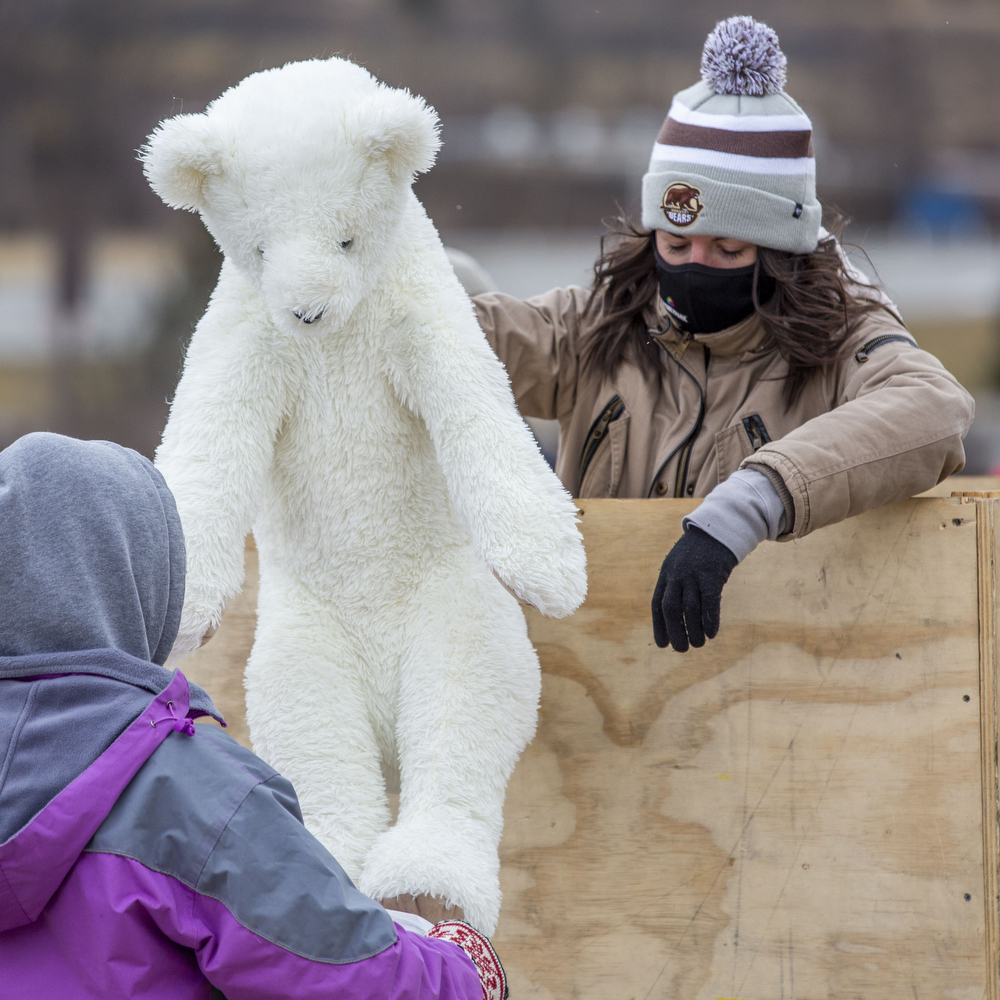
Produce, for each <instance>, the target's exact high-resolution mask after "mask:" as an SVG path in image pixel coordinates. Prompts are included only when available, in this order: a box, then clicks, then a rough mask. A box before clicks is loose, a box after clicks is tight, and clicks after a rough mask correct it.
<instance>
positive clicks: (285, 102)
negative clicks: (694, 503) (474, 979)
mask: <svg viewBox="0 0 1000 1000" xmlns="http://www.w3.org/2000/svg"><path fill="white" fill-rule="evenodd" d="M437 127H438V122H437V116H436V114H435V113H434V111H433V109H431V108H428V107H427V106H426V105H425V104H424V102H423V101H422V100H421V99H419V98H417V97H414V96H412V95H410V94H409V93H408V92H406V91H402V90H393V89H391V88H389V87H386V86H384V85H383V84H380V83H378V82H377V81H376V80H375V79H374V78H373V77H372V76H371V75H370V74H369V73H368V72H366V71H365V70H363V69H361V68H360V67H358V66H355V65H353V64H352V63H350V62H347V61H345V60H342V59H328V60H325V61H319V60H315V61H310V62H302V63H292V64H290V65H287V66H285V67H283V68H281V69H274V70H268V71H265V72H261V73H256V74H254V75H253V76H250V77H248V78H247V79H245V80H244V81H243V82H242V83H240V84H239V85H238V86H236V87H233V88H232V89H230V90H228V91H227V92H226V93H225V94H223V95H222V96H221V97H220V98H219V99H218V100H216V101H215V102H214V103H213V104H212V105H210V106H209V108H208V109H207V110H206V111H205V112H204V113H203V114H193V115H181V116H179V117H176V118H171V119H169V120H167V121H164V122H163V123H162V124H161V125H160V126H159V128H157V130H156V131H155V132H154V133H153V135H152V136H151V137H150V139H149V143H148V145H147V146H146V148H145V149H144V150H143V159H144V161H145V169H146V174H147V177H148V179H149V182H150V184H151V185H152V187H153V188H154V190H155V191H156V192H157V193H158V194H159V195H160V196H161V197H162V198H163V200H164V201H165V202H166V203H167V204H168V205H171V206H173V207H175V208H184V209H189V210H191V211H197V212H199V213H200V214H201V217H202V219H203V220H204V222H205V225H206V226H207V227H208V229H209V231H210V232H211V233H212V235H213V236H214V237H215V239H216V241H217V242H218V244H219V246H220V247H221V248H222V250H223V252H224V254H225V262H224V264H223V267H222V273H221V275H220V277H219V284H218V286H217V288H216V290H215V293H214V294H213V296H212V299H211V302H210V303H209V306H208V309H207V311H206V312H205V315H204V316H203V317H202V319H201V321H200V322H199V324H198V327H197V329H196V331H195V333H194V337H193V339H192V341H191V346H190V349H189V351H188V355H187V359H186V362H185V365H184V374H183V376H182V378H181V381H180V384H179V385H178V387H177V393H176V396H175V398H174V401H173V405H172V407H171V410H170V420H169V423H168V424H167V428H166V430H165V432H164V435H163V443H162V444H161V445H160V448H159V450H158V452H157V456H156V462H157V465H158V467H159V468H160V470H161V471H162V472H163V474H164V476H165V477H166V480H167V482H168V483H169V485H170V488H171V489H172V490H173V493H174V496H175V497H176V498H177V506H178V509H179V511H180V516H181V521H182V523H183V526H184V535H185V539H186V542H187V558H188V564H187V565H188V569H187V598H186V600H185V604H184V612H183V617H182V621H181V631H180V637H179V639H178V646H176V647H175V651H176V650H182V651H183V650H189V649H193V648H194V647H196V646H197V645H198V644H199V643H200V642H201V641H202V639H203V637H204V636H205V635H206V633H208V632H209V630H210V629H212V628H213V627H214V626H216V625H218V623H219V621H220V619H221V617H222V613H223V609H224V608H225V605H226V602H227V601H228V600H229V599H230V598H231V597H232V596H233V595H234V594H236V593H237V592H238V591H239V589H240V587H241V585H242V581H243V545H244V539H245V537H246V535H247V533H248V531H250V530H252V531H253V533H254V536H255V538H256V540H257V546H258V549H259V552H260V597H259V604H258V626H257V634H256V641H255V644H254V648H253V652H252V654H251V656H250V660H249V663H248V664H247V672H246V688H247V717H248V721H249V724H250V732H251V737H252V739H253V743H254V747H255V749H256V750H257V752H258V753H259V754H261V756H263V757H264V758H265V759H266V760H268V761H269V762H270V763H271V764H272V765H273V766H274V767H275V768H277V769H278V770H279V771H280V772H281V773H282V774H284V775H285V776H286V777H288V778H289V779H290V780H291V781H292V782H293V783H294V785H295V788H296V790H297V791H298V794H299V799H300V801H301V805H302V811H303V814H304V816H305V819H306V823H307V824H308V826H309V828H310V829H311V830H312V831H313V832H314V833H315V834H316V835H317V836H318V837H319V839H320V840H321V841H322V842H323V843H324V844H325V845H326V847H328V848H329V850H330V851H331V852H332V853H333V854H334V855H335V856H336V857H337V859H338V860H339V861H340V862H341V864H342V865H343V866H344V868H345V869H346V870H347V872H348V873H349V874H350V875H351V877H352V878H354V879H355V880H356V881H357V882H358V885H359V886H360V888H361V889H362V890H363V891H365V892H367V893H368V894H369V895H371V896H374V897H375V898H376V899H383V900H393V899H395V898H396V897H399V896H405V895H406V894H412V895H414V896H421V895H423V896H437V897H441V898H442V899H443V900H445V901H447V903H448V904H449V905H452V904H453V905H456V906H458V907H461V908H462V909H463V910H464V913H465V916H466V918H467V919H468V920H470V921H471V922H472V923H473V924H476V925H477V926H479V927H480V928H481V929H482V930H484V931H485V932H487V933H492V932H493V930H494V928H495V926H496V922H497V918H498V915H499V910H500V886H499V879H498V870H499V863H498V859H497V845H498V843H499V839H500V833H501V828H502V809H503V799H504V793H505V789H506V784H507V780H508V778H509V777H510V774H511V771H512V769H513V767H514V764H515V762H516V760H517V757H518V755H519V754H520V752H521V750H522V749H523V748H524V747H525V745H526V744H527V742H528V741H529V740H530V739H531V737H532V735H533V733H534V729H535V717H536V712H537V703H538V695H539V685H540V675H539V668H538V660H537V658H536V656H535V652H534V650H533V649H532V646H531V644H530V642H529V641H528V635H527V629H526V626H525V621H524V617H523V615H522V613H521V610H520V608H519V607H518V605H517V602H516V601H515V599H514V598H513V597H512V596H510V594H508V593H506V592H505V591H504V588H503V587H502V586H501V585H500V583H499V582H498V581H497V579H496V577H498V578H499V579H500V580H502V581H503V583H504V584H506V585H507V586H508V587H509V588H510V589H511V590H512V591H513V592H514V593H516V594H517V595H518V596H519V597H520V598H521V599H523V600H524V601H526V602H528V603H530V604H533V605H534V606H535V607H536V608H538V609H539V610H540V611H542V612H543V613H544V614H548V615H567V614H570V613H571V612H572V611H574V610H575V609H576V608H577V606H578V605H579V604H580V602H581V601H582V600H583V598H584V595H585V592H586V572H585V556H584V551H583V545H582V541H581V538H580V534H579V531H578V529H577V526H576V510H575V507H574V505H573V502H572V500H571V498H570V497H569V495H568V494H567V493H566V492H565V491H564V490H563V489H562V487H561V485H560V483H559V481H558V480H557V479H556V478H555V476H554V475H553V473H552V472H551V471H550V469H549V468H548V466H547V465H546V464H545V461H544V459H543V458H542V456H541V454H540V453H539V451H538V448H537V446H536V445H535V444H534V442H533V440H532V438H531V436H530V433H529V431H528V429H527V428H526V427H525V425H524V423H523V421H522V420H521V419H520V417H519V416H518V413H517V411H516V409H515V407H514V401H513V397H512V395H511V392H510V387H509V384H508V381H507V378H506V374H505V372H504V370H503V367H502V366H501V364H500V362H499V361H498V360H497V358H496V357H495V356H494V355H493V353H492V351H491V350H490V347H489V345H488V344H487V342H486V339H485V338H484V336H483V334H482V332H481V330H480V329H479V327H478V325H477V323H476V319H475V316H474V313H473V309H472V306H471V303H470V302H469V299H468V297H467V296H466V294H465V293H464V292H463V290H462V288H461V286H460V285H459V283H458V280H457V279H456V277H455V274H454V272H453V270H452V268H451V266H450V264H449V262H448V259H447V257H446V255H445V251H444V248H443V247H442V245H441V242H440V240H439V238H438V235H437V232H436V231H435V229H434V226H433V225H432V223H431V222H430V220H429V219H428V218H427V215H426V213H425V212H424V210H423V208H422V206H421V205H420V203H419V202H418V201H417V199H416V197H415V195H414V194H413V191H412V190H411V185H412V182H413V178H414V175H415V174H416V173H418V172H420V171H424V170H427V169H429V168H430V166H431V165H432V163H433V161H434V157H435V154H436V151H437V148H438V144H439V142H438V137H437ZM491 571H492V572H491ZM494 574H495V575H496V577H494ZM397 769H398V770H397ZM397 774H398V777H399V781H400V800H399V817H398V821H397V823H396V825H395V826H393V827H390V826H389V822H390V812H389V806H388V802H387V798H386V776H388V778H389V779H390V780H392V779H393V778H394V776H395V775H397Z"/></svg>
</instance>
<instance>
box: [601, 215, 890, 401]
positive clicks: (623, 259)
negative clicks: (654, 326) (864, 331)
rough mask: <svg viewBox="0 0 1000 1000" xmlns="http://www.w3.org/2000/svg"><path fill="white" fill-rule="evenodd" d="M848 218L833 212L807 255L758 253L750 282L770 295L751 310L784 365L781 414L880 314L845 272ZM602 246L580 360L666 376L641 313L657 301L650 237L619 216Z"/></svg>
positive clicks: (873, 299) (604, 370) (607, 367)
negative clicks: (763, 284)
mask: <svg viewBox="0 0 1000 1000" xmlns="http://www.w3.org/2000/svg"><path fill="white" fill-rule="evenodd" d="M847 221H848V220H847V219H846V218H845V217H844V216H843V215H841V214H840V213H839V212H836V211H835V210H833V211H832V212H831V213H830V217H829V219H828V221H827V223H826V225H827V229H828V230H829V231H830V233H831V234H832V235H831V236H830V237H828V238H825V239H823V240H821V241H820V243H819V245H818V246H817V247H816V249H815V250H813V251H812V252H811V253H802V254H795V253H788V252H787V251H784V250H771V249H769V248H768V247H758V248H757V270H756V272H755V277H756V278H759V277H760V276H761V275H766V276H767V277H768V278H770V279H772V280H773V282H774V289H775V290H774V294H773V295H771V296H770V298H769V299H768V300H767V301H766V302H759V301H758V299H757V287H758V281H756V280H755V282H754V307H755V309H756V311H757V314H758V315H759V316H760V318H761V322H762V324H763V326H764V331H765V334H766V335H767V337H769V338H770V340H771V341H772V342H773V343H774V344H775V345H776V346H777V348H778V350H779V351H780V352H781V354H782V356H783V357H784V359H785V360H786V361H787V362H788V367H789V373H788V376H787V378H786V379H785V385H784V390H783V395H784V399H785V405H786V407H791V405H792V404H793V403H794V402H795V400H796V399H798V397H799V395H800V394H801V392H802V390H803V389H804V388H805V385H806V383H807V382H808V381H809V379H810V377H811V376H812V375H813V374H815V373H816V372H817V371H818V370H819V369H821V368H823V367H825V366H826V365H829V364H831V363H833V362H834V361H836V360H837V359H838V358H839V357H840V356H841V354H842V353H843V351H844V345H845V343H846V341H847V339H848V338H849V337H850V336H851V334H852V333H853V332H854V330H855V328H856V327H857V325H858V323H859V322H860V321H861V319H862V318H863V317H865V316H866V315H867V314H868V313H870V312H872V311H874V310H876V309H882V308H885V307H884V306H883V305H882V303H881V301H880V300H879V299H878V298H876V297H867V296H864V295H858V294H857V293H856V292H855V291H854V290H853V288H852V284H851V280H850V278H849V277H848V276H847V275H846V274H845V273H844V267H843V262H842V260H841V257H840V251H839V250H838V247H837V240H838V238H839V237H840V235H841V234H842V233H843V231H844V227H845V226H846V224H847ZM616 223H617V225H616V226H614V227H611V232H610V233H609V234H608V235H607V236H604V237H602V239H601V254H600V256H599V257H598V258H597V262H596V263H595V264H594V285H593V290H592V291H591V295H590V300H589V301H588V304H587V309H588V311H593V314H595V315H596V316H597V317H598V319H597V323H596V324H595V326H594V328H593V329H592V330H591V331H590V332H589V333H588V335H587V339H586V341H585V342H584V344H583V352H584V361H585V363H586V364H587V365H588V366H593V367H594V368H596V369H597V370H598V371H600V372H602V373H604V374H607V375H614V373H615V372H616V371H617V370H618V368H619V366H620V365H622V364H624V363H626V362H631V363H633V364H635V365H638V367H639V368H640V369H642V370H643V371H645V372H648V373H650V374H653V373H656V374H660V373H662V372H663V371H664V368H665V365H666V360H665V358H664V353H663V350H662V348H661V347H660V346H659V345H658V344H656V343H655V342H654V341H653V340H652V339H651V338H650V336H649V330H648V324H647V319H646V314H647V312H648V309H649V305H650V303H651V302H652V301H654V296H656V295H657V294H658V291H659V286H658V282H657V276H656V260H655V258H654V256H653V240H654V238H655V232H654V230H651V229H644V228H642V227H641V226H636V225H635V224H634V223H632V222H631V221H629V219H627V218H625V217H620V218H618V219H617V220H616Z"/></svg>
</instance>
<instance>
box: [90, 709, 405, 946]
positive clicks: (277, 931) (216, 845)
mask: <svg viewBox="0 0 1000 1000" xmlns="http://www.w3.org/2000/svg"><path fill="white" fill-rule="evenodd" d="M87 850H88V851H97V852H103V853H108V854H119V855H124V856H125V857H130V858H133V859H134V860H136V861H139V862H140V863H141V864H143V865H145V866H146V867H147V868H150V869H152V870H154V871H158V872H162V873H163V874H166V875H170V876H173V877H174V878H176V879H178V880H179V881H181V882H183V883H184V884H185V885H188V886H190V887H191V888H192V889H194V890H195V891H197V892H199V893H201V894H202V895H205V896H209V897H211V898H213V899H217V900H218V901H219V902H221V903H222V904H223V905H224V906H225V907H226V908H227V909H228V910H229V911H230V913H232V914H233V916H234V917H235V918H236V919H237V920H238V921H239V922H240V923H241V924H242V925H243V926H244V927H246V928H247V929H248V930H251V931H253V932H254V933H255V934H259V935H260V936H261V937H262V938H264V939H266V940H268V941H270V942H272V943H273V944H276V945H279V946H280V947H282V948H285V949H286V950H288V951H290V952H294V953H295V954H297V955H301V956H302V957H304V958H309V959H312V960H313V961H317V962H328V963H332V964H343V963H348V962H357V961H360V960H362V959H364V958H369V957H371V956H372V955H376V954H378V953H379V952H381V951H384V950H385V949H386V948H388V947H390V946H391V945H392V944H394V943H395V941H396V932H395V928H394V927H393V923H392V920H391V918H390V917H389V915H388V913H387V912H386V911H385V910H384V909H383V908H382V907H381V906H380V905H379V904H378V903H376V902H374V901H373V900H371V899H369V898H368V897H367V896H364V895H362V894H361V893H360V892H358V890H357V889H356V888H355V887H354V885H353V884H352V882H351V880H350V879H349V878H348V877H347V875H346V873H345V872H344V870H343V869H342V868H341V867H340V865H339V864H338V863H337V862H336V860H335V859H334V858H333V857H332V856H331V855H330V854H329V853H328V852H327V851H326V850H325V849H324V848H323V846H322V845H321V844H320V843H319V842H318V841H317V840H316V839H315V838H314V837H313V836H312V835H311V834H309V833H308V832H307V831H306V828H305V827H304V826H303V824H302V815H301V812H300V811H299V806H298V800H297V798H296V796H295V791H294V789H293V788H292V786H291V784H290V783H289V782H288V781H286V780H285V779H284V778H282V777H281V776H280V775H279V774H277V773H276V772H275V771H274V770H273V769H272V768H270V767H268V766H267V765H266V764H265V763H264V762H263V761H261V760H260V758H258V757H256V756H254V754H252V753H251V752H250V751H249V750H246V749H244V748H243V747H241V746H240V745H239V744H238V743H236V742H235V740H233V739H231V738H230V737H229V736H227V735H226V734H225V733H223V732H222V731H221V730H219V729H216V728H215V727H214V726H208V725H200V726H198V727H197V731H196V735H195V736H193V737H189V736H184V735H183V734H180V733H172V734H171V735H170V736H169V737H168V738H167V740H166V741H165V742H164V743H163V744H162V745H161V746H160V747H159V749H157V750H156V752H155V753H153V755H152V756H151V757H150V758H149V760H148V761H147V762H146V763H145V765H143V767H142V769H141V770H140V771H139V773H138V774H137V775H136V776H135V778H133V779H132V782H131V784H129V786H128V787H127V788H126V789H125V791H124V792H123V793H122V795H121V797H120V798H119V800H118V802H117V803H116V804H115V807H114V809H112V811H111V812H110V813H109V815H108V818H107V819H106V820H105V821H104V823H103V825H102V826H101V828H100V829H99V830H98V831H97V833H96V834H95V836H94V838H93V839H92V840H91V842H90V844H88V846H87Z"/></svg>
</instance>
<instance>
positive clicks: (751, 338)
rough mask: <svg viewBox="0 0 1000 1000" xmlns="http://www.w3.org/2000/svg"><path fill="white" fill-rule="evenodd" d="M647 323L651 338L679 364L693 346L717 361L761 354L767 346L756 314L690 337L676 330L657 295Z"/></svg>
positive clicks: (761, 324)
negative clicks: (700, 348)
mask: <svg viewBox="0 0 1000 1000" xmlns="http://www.w3.org/2000/svg"><path fill="white" fill-rule="evenodd" d="M648 320H652V322H651V323H650V324H649V326H650V330H649V332H650V336H652V337H653V338H654V339H655V340H657V341H658V342H659V343H660V344H661V345H662V346H663V347H664V348H666V350H668V351H669V352H670V353H671V354H672V355H673V356H674V357H675V358H677V359H678V360H680V358H681V357H683V355H684V352H685V351H686V350H687V348H688V347H689V346H690V345H691V344H692V343H694V344H703V345H704V346H705V347H707V348H708V349H709V350H710V351H711V352H712V356H713V357H717V358H730V357H738V356H740V355H745V354H748V353H754V352H757V351H763V350H764V348H765V347H766V346H767V340H766V335H765V333H764V324H763V323H762V322H761V320H760V316H758V315H757V313H755V312H753V313H751V314H750V315H749V316H747V318H746V319H742V320H740V322H739V323H737V324H735V326H730V327H727V328H726V329H725V330H719V331H717V332H716V333H694V334H691V333H687V332H685V331H684V330H679V329H677V327H676V326H675V325H674V324H673V323H672V322H671V320H670V316H669V315H668V314H667V312H666V310H665V309H664V308H663V305H662V299H661V298H660V296H659V295H657V296H655V299H654V302H653V303H651V308H650V309H649V310H648V311H647V321H648Z"/></svg>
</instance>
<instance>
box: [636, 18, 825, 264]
mask: <svg viewBox="0 0 1000 1000" xmlns="http://www.w3.org/2000/svg"><path fill="white" fill-rule="evenodd" d="M784 85H785V56H784V54H783V53H782V51H781V49H780V48H778V36H777V35H776V34H775V33H774V32H773V31H772V30H771V29H770V28H769V27H768V26H767V25H766V24H761V23H760V22H759V21H755V20H754V19H753V18H752V17H731V18H729V20H727V21H720V22H719V23H718V24H717V25H716V26H715V30H714V31H713V32H712V33H711V34H710V35H709V36H708V39H707V41H706V42H705V50H704V52H703V53H702V57H701V82H700V83H696V84H695V85H694V86H693V87H689V88H688V89H687V90H682V91H681V92H680V93H679V94H677V95H676V96H675V97H674V100H673V103H672V104H671V105H670V111H669V113H668V114H667V117H666V120H665V121H664V123H663V127H662V128H661V129H660V134H659V135H658V136H657V137H656V143H655V145H654V146H653V155H652V157H651V158H650V161H649V171H648V172H647V173H646V175H645V176H644V177H643V179H642V224H643V225H644V226H646V227H647V228H648V229H665V230H667V232H671V233H677V234H678V235H680V236H684V235H687V234H703V235H708V236H728V237H731V238H733V239H739V240H747V241H748V242H750V243H756V244H757V245H758V246H765V247H772V248H774V249H775V250H788V251H790V252H792V253H809V252H810V251H812V250H815V249H816V244H817V242H818V239H819V227H820V221H821V216H822V208H821V206H820V203H819V202H818V201H817V200H816V159H815V157H814V155H813V145H812V122H810V121H809V117H808V116H807V115H806V113H805V112H804V111H803V110H802V109H801V108H800V107H799V106H798V105H797V104H796V103H795V101H793V100H792V99H791V98H790V97H789V96H788V95H787V94H786V93H785V92H784V90H782V88H783V87H784Z"/></svg>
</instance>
